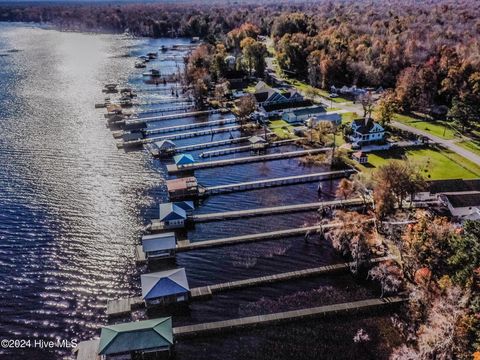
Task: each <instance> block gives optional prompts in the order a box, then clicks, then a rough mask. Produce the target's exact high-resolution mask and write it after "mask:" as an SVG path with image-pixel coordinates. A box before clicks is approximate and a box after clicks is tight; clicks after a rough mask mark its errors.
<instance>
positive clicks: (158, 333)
mask: <svg viewBox="0 0 480 360" xmlns="http://www.w3.org/2000/svg"><path fill="white" fill-rule="evenodd" d="M172 344H173V331H172V318H171V317H167V318H158V319H152V320H143V321H134V322H129V323H124V324H116V325H110V326H106V327H104V328H102V332H101V334H100V345H99V347H98V353H99V354H100V355H109V354H119V353H123V352H131V351H139V350H148V349H154V348H160V347H169V346H171V345H172Z"/></svg>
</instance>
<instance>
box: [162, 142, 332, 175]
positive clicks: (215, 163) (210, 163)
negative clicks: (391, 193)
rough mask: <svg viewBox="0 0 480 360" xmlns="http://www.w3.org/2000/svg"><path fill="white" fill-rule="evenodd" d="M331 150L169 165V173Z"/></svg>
mask: <svg viewBox="0 0 480 360" xmlns="http://www.w3.org/2000/svg"><path fill="white" fill-rule="evenodd" d="M330 149H331V148H329V147H326V148H320V149H311V150H297V151H289V152H280V153H274V154H267V155H257V156H246V157H239V158H234V159H223V160H214V161H204V162H198V163H193V164H189V165H181V166H179V165H176V164H168V165H167V171H168V173H169V174H178V173H181V172H184V171H194V170H200V169H208V168H214V167H221V166H231V165H238V164H247V163H253V162H261V161H271V160H280V159H288V158H294V157H301V156H307V155H314V154H320V153H322V152H326V151H328V150H330Z"/></svg>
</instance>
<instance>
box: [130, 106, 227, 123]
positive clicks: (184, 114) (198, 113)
mask: <svg viewBox="0 0 480 360" xmlns="http://www.w3.org/2000/svg"><path fill="white" fill-rule="evenodd" d="M219 112H220V110H218V109H215V110H202V111H190V112H180V113H177V114H169V115H160V116H149V117H144V118H137V119H131V120H126V121H127V122H128V123H142V122H150V121H160V120H173V119H181V118H183V117H196V116H203V115H210V114H216V113H219Z"/></svg>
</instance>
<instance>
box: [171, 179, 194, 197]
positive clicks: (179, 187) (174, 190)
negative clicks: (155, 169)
mask: <svg viewBox="0 0 480 360" xmlns="http://www.w3.org/2000/svg"><path fill="white" fill-rule="evenodd" d="M167 190H168V195H169V196H170V199H171V200H175V199H182V198H184V197H192V196H197V195H198V182H197V179H196V178H195V177H194V176H189V177H186V178H180V179H172V180H167Z"/></svg>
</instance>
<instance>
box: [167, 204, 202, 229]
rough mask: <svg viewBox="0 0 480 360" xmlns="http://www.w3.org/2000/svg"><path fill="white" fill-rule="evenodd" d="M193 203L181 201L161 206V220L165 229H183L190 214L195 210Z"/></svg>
mask: <svg viewBox="0 0 480 360" xmlns="http://www.w3.org/2000/svg"><path fill="white" fill-rule="evenodd" d="M194 208H195V207H194V205H193V202H191V201H180V202H174V203H172V202H169V203H163V204H160V218H159V220H160V221H161V222H162V223H163V227H164V229H175V228H183V227H184V226H185V221H186V220H187V217H188V215H189V214H191V213H192V212H193V209H194Z"/></svg>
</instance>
